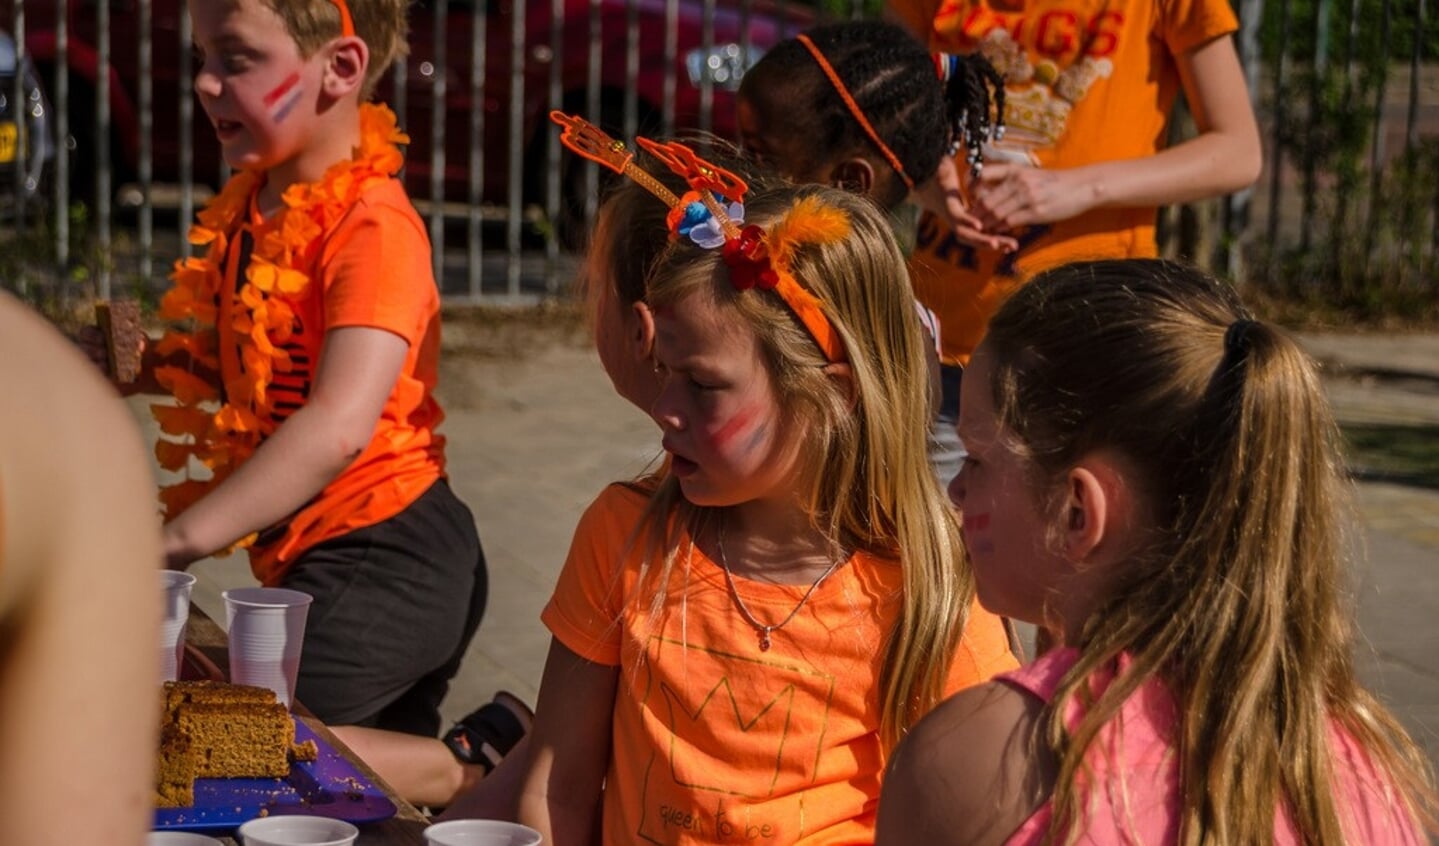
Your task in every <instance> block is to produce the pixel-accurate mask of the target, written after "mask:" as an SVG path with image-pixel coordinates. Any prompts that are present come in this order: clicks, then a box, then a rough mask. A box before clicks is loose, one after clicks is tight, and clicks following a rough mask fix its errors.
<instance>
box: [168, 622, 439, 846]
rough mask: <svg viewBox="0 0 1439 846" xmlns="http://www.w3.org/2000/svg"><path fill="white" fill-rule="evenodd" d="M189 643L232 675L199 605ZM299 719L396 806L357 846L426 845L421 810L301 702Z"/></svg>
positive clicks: (218, 636) (216, 632)
mask: <svg viewBox="0 0 1439 846" xmlns="http://www.w3.org/2000/svg"><path fill="white" fill-rule="evenodd" d="M185 642H186V643H187V644H189V645H191V646H193V647H195V648H196V649H198V650H199V651H200V653H201V654H203V655H204V656H205V657H206V658H208V659H210V660H211V661H213V662H214V664H215V666H216V667H219V668H220V669H221V670H222V671H226V672H228V668H229V666H230V653H229V641H228V639H227V638H226V635H225V630H224V629H222V628H220V626H219V625H218V624H216V623H215V621H214V620H212V619H210V617H209V616H208V615H207V614H205V612H203V611H201V610H200V608H199V607H198V606H194V605H192V606H191V607H190V620H189V622H188V623H187V624H186V627H185ZM294 713H295V718H296V719H299V720H303V721H304V722H305V725H307V726H309V727H310V729H312V730H313V731H314V732H315V734H317V735H319V736H320V737H321V738H322V739H323V740H324V741H325V742H326V743H328V744H330V746H331V747H333V748H334V750H335V751H336V752H338V753H339V754H340V755H341V756H343V757H344V759H345V760H346V761H349V762H350V763H351V764H353V765H354V767H355V769H357V770H359V771H360V772H361V773H362V774H363V775H364V776H365V777H366V778H368V779H369V780H370V781H371V782H373V783H374V784H375V786H376V787H378V788H380V789H381V790H383V791H384V792H385V796H387V797H388V798H389V799H390V801H391V802H394V803H395V808H396V812H395V815H394V816H393V817H391V818H390V819H388V820H384V821H382V822H375V823H358V824H357V826H358V827H359V829H360V837H359V839H358V840H357V841H355V842H356V844H357V846H380V844H385V845H386V846H389V844H396V845H397V846H411V845H412V846H425V836H424V834H423V831H424V829H425V827H426V826H427V825H429V821H428V820H427V819H426V817H425V815H424V814H422V813H420V811H419V809H417V808H416V807H415V806H413V805H411V804H410V803H409V802H406V801H405V800H404V799H401V798H400V797H399V796H397V795H396V794H395V791H394V790H393V789H392V788H391V787H390V786H389V785H388V784H386V783H385V781H384V779H382V778H380V777H379V776H378V775H376V774H375V771H374V770H372V769H370V767H369V766H368V765H367V764H366V763H365V762H364V761H362V760H360V758H359V757H358V756H356V755H355V753H354V752H352V751H350V748H349V747H347V746H346V745H345V744H344V743H342V742H341V741H340V739H339V738H338V737H336V736H335V734H334V733H333V732H331V731H330V729H329V728H328V727H326V726H325V724H324V723H322V722H320V721H319V720H318V719H317V718H315V717H314V716H312V715H310V713H309V712H308V711H306V710H305V709H304V706H303V705H301V704H300V703H296V705H295V708H294ZM220 841H221V842H222V843H227V844H235V843H238V842H239V841H238V840H236V839H234V838H232V837H221V838H220Z"/></svg>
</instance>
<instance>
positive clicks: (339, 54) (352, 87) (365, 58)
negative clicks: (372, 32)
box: [320, 37, 370, 99]
mask: <svg viewBox="0 0 1439 846" xmlns="http://www.w3.org/2000/svg"><path fill="white" fill-rule="evenodd" d="M329 50H330V60H329V61H328V62H327V63H326V64H325V75H324V77H323V79H322V80H321V82H320V85H321V87H322V88H323V89H324V92H325V94H327V95H329V96H330V97H332V98H334V99H339V98H341V97H344V96H346V95H348V94H350V93H352V92H354V91H358V90H360V89H362V88H364V85H365V71H366V70H368V69H369V67H370V48H369V46H367V45H366V44H365V42H364V41H363V40H362V39H359V38H355V37H350V38H340V39H336V40H335V41H334V42H333V43H332V44H331V45H330V47H329Z"/></svg>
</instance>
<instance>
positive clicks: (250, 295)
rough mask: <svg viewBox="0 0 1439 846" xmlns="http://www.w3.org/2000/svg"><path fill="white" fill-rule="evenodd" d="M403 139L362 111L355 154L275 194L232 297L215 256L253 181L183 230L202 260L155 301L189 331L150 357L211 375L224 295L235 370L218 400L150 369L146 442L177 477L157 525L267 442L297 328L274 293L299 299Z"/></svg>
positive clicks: (390, 167) (383, 110)
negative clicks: (179, 356)
mask: <svg viewBox="0 0 1439 846" xmlns="http://www.w3.org/2000/svg"><path fill="white" fill-rule="evenodd" d="M409 140H410V139H409V136H407V135H405V133H404V132H402V131H401V130H400V129H399V127H398V125H397V124H396V121H395V114H394V112H392V111H390V109H389V108H388V107H386V106H384V105H381V104H370V103H366V104H363V105H361V106H360V144H359V146H358V147H357V148H356V149H355V153H354V157H353V158H351V159H349V160H348V161H343V162H339V163H337V164H335V165H333V166H331V167H330V169H329V170H327V171H325V175H324V177H322V178H321V179H320V180H319V181H318V182H312V183H297V184H295V185H291V186H290V187H289V188H287V189H285V193H284V196H283V200H284V208H283V209H281V211H280V213H279V214H278V215H277V216H276V218H275V219H274V220H273V221H269V222H267V224H266V226H265V227H264V228H263V229H262V230H261V231H259V232H256V233H255V234H256V243H255V247H254V250H253V252H252V253H251V256H250V263H249V265H248V267H247V268H246V269H245V283H244V284H243V285H240V286H238V288H239V290H238V291H229V290H227V287H228V286H227V285H226V284H225V256H226V254H227V252H228V250H229V246H230V239H231V238H233V237H235V235H236V233H237V232H238V231H239V227H240V225H241V224H242V223H243V222H244V220H245V219H246V216H247V215H248V214H249V209H250V197H251V196H252V195H253V194H254V192H255V189H256V188H257V187H258V186H259V184H260V180H261V178H262V174H260V173H256V172H252V171H241V172H240V173H237V174H236V175H235V176H234V177H233V178H231V179H230V181H229V182H227V183H226V184H225V187H224V188H223V189H222V190H221V191H220V193H219V194H218V195H216V196H215V198H214V199H212V200H211V201H210V202H209V203H208V204H206V206H205V208H204V209H202V210H201V211H200V213H199V215H198V217H199V223H197V224H195V225H194V226H192V227H191V228H190V235H189V238H190V243H191V244H195V245H196V246H207V245H208V248H207V249H206V251H205V256H204V258H198V257H192V258H188V259H184V260H181V261H177V262H175V269H174V272H173V273H171V274H170V279H171V280H173V281H174V283H175V284H174V287H172V288H171V289H170V290H169V291H168V292H167V293H166V294H165V296H164V298H163V299H162V300H161V301H160V316H161V317H162V318H164V319H165V320H170V321H177V322H178V321H183V322H185V324H186V325H187V327H188V329H187V330H185V331H182V330H180V329H177V328H171V329H169V330H168V331H166V332H165V334H164V336H163V337H162V338H161V339H160V342H159V344H158V345H157V346H156V352H157V353H158V354H159V355H162V356H168V355H171V354H173V353H177V352H181V351H183V352H185V353H188V354H189V356H190V358H191V360H192V361H194V362H196V363H198V364H199V365H201V366H202V367H205V368H207V369H209V370H212V371H215V372H219V369H220V361H219V343H218V341H219V335H218V333H217V332H216V331H215V321H216V319H217V317H218V315H219V303H220V297H222V296H231V297H235V298H237V299H238V300H239V303H240V305H241V306H242V307H240V308H236V309H234V310H233V312H232V314H233V317H232V320H231V328H232V329H233V330H234V331H235V335H236V338H237V340H238V343H239V347H240V350H239V354H240V361H241V363H242V365H243V366H242V367H241V373H240V374H239V375H238V376H236V377H234V378H232V379H230V380H228V381H227V382H226V383H225V385H224V393H223V394H222V393H221V392H220V390H219V388H218V387H217V386H216V385H213V384H211V383H210V382H208V381H206V380H204V379H201V378H200V377H198V376H196V375H195V374H194V373H192V372H190V371H189V370H186V369H184V368H181V367H174V366H165V367H158V368H156V370H155V379H156V381H157V382H159V383H160V385H161V386H163V387H164V388H165V389H166V390H167V391H169V392H170V394H171V395H172V396H173V397H174V398H175V404H173V405H153V406H151V409H150V410H151V413H152V414H153V415H154V417H155V420H156V421H157V422H158V423H159V424H160V431H161V433H162V436H161V437H160V438H159V439H158V440H157V441H156V443H155V458H156V459H157V460H158V461H159V464H160V466H161V467H163V468H164V469H166V470H169V471H172V472H183V473H184V475H185V478H184V479H183V480H182V481H179V482H176V483H174V484H171V485H167V486H165V487H163V488H161V489H160V502H161V505H162V506H163V512H164V515H165V518H166V519H171V518H173V517H175V516H176V515H178V514H179V513H180V512H181V511H184V510H185V509H186V508H187V507H189V506H190V505H191V504H192V503H194V502H195V501H196V500H198V499H199V498H200V497H202V496H204V495H205V494H206V493H208V492H209V491H210V489H211V488H213V487H215V486H216V485H218V484H219V483H220V482H222V481H224V480H225V478H226V477H228V476H229V475H230V473H231V472H233V470H234V469H235V468H236V467H238V466H239V465H240V464H241V463H243V462H244V461H245V459H247V458H249V457H250V455H251V454H252V453H253V452H254V451H255V449H256V447H258V446H259V445H260V443H261V441H263V440H264V439H265V438H266V437H267V436H269V435H270V434H271V433H272V432H274V430H275V428H276V423H275V421H274V418H273V416H272V414H271V412H272V411H273V410H274V405H273V402H272V400H271V397H270V394H269V390H268V389H269V385H270V381H271V379H272V377H273V375H274V374H275V373H277V372H278V373H285V372H288V371H289V370H290V366H291V365H290V356H289V354H288V353H287V352H286V351H285V350H284V349H283V348H282V347H281V346H279V345H281V344H284V343H285V342H286V341H287V340H289V338H290V335H291V333H292V331H293V326H294V318H295V315H294V311H293V310H292V309H291V308H290V305H289V303H288V302H287V301H286V299H285V297H282V296H279V295H282V294H283V295H286V296H294V295H296V294H299V293H300V292H301V291H303V290H304V289H305V286H307V285H308V284H309V283H310V274H311V271H312V268H313V265H314V262H315V260H316V258H317V257H318V256H319V252H320V247H321V246H322V243H323V239H324V236H325V235H326V233H328V232H329V231H330V230H331V229H332V228H333V227H334V225H335V224H336V223H338V222H339V220H340V219H341V218H342V217H344V215H345V214H346V213H347V212H349V210H350V208H351V207H352V206H353V205H354V203H355V201H356V200H357V199H358V198H359V196H360V195H361V194H362V193H364V192H365V190H366V189H368V188H369V187H370V186H371V185H373V184H374V183H375V182H377V181H379V180H384V179H389V178H391V177H392V176H394V175H395V174H396V173H398V172H399V170H400V167H401V166H402V165H403V164H404V156H403V154H402V153H401V152H400V149H399V147H398V145H400V144H407V143H409ZM166 436H168V437H166ZM191 459H194V461H193V462H192V461H191ZM195 462H198V463H199V464H202V465H204V466H205V467H206V468H207V469H208V470H209V471H210V475H209V478H204V479H197V478H195V477H194V476H192V475H191V469H192V468H193V467H194V464H195ZM252 537H253V536H252ZM247 540H248V539H247ZM242 545H244V542H242Z"/></svg>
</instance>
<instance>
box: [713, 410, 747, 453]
mask: <svg viewBox="0 0 1439 846" xmlns="http://www.w3.org/2000/svg"><path fill="white" fill-rule="evenodd" d="M754 418H755V409H753V408H742V409H740V410H739V412H738V413H736V414H735V416H733V417H731V418H730V419H729V420H726V421H725V422H724V425H722V426H720V427H719V428H718V429H716V430H715V431H714V434H713V435H711V436H710V437H711V438H713V440H714V442H715V445H716V446H721V447H722V446H724V445H725V444H727V443H729V441H730V440H732V439H733V438H734V436H735V435H738V434H739V433H740V432H741V431H743V430H744V428H745V427H746V426H748V425H749V424H750V423H751V422H753V421H754Z"/></svg>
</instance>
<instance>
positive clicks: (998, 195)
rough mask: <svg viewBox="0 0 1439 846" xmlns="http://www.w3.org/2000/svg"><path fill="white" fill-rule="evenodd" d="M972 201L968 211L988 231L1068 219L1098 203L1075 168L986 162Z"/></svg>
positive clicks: (972, 192) (1095, 191)
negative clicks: (1058, 168) (1057, 168)
mask: <svg viewBox="0 0 1439 846" xmlns="http://www.w3.org/2000/svg"><path fill="white" fill-rule="evenodd" d="M971 200H972V202H971V204H970V206H971V207H970V211H971V213H972V214H973V216H974V217H975V218H977V219H978V220H979V222H980V224H981V225H982V226H983V227H984V229H986V230H987V231H990V232H1010V231H1013V230H1015V229H1017V228H1019V227H1021V226H1029V225H1031V224H1035V223H1054V222H1055V221H1060V220H1068V219H1070V218H1071V217H1074V216H1076V215H1079V214H1083V213H1084V212H1087V211H1089V210H1090V209H1092V208H1094V207H1095V206H1097V205H1099V197H1098V192H1097V190H1096V189H1095V187H1094V186H1093V185H1090V184H1087V182H1086V180H1085V179H1084V178H1083V176H1082V175H1081V174H1080V173H1079V172H1078V171H1076V170H1053V169H1047V168H1039V167H1030V166H1029V165H1022V164H1015V163H1012V162H996V163H994V164H988V165H985V167H984V170H983V171H982V172H981V173H980V175H979V180H978V181H977V182H976V183H975V184H974V185H973V186H972V191H971Z"/></svg>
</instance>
